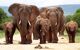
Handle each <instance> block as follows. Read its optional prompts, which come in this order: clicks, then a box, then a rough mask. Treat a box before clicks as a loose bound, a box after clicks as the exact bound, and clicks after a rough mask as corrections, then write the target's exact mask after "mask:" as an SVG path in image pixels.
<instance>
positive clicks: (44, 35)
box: [35, 16, 51, 44]
mask: <svg viewBox="0 0 80 50" xmlns="http://www.w3.org/2000/svg"><path fill="white" fill-rule="evenodd" d="M50 27H51V23H50V21H49V19H47V18H46V19H45V18H42V17H41V16H38V17H37V21H36V23H35V31H36V32H37V34H38V35H39V38H40V44H42V43H46V40H49V31H50Z"/></svg>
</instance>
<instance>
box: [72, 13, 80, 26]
mask: <svg viewBox="0 0 80 50" xmlns="http://www.w3.org/2000/svg"><path fill="white" fill-rule="evenodd" d="M73 20H74V21H76V22H77V23H78V26H79V27H80V13H76V14H74V15H73Z"/></svg>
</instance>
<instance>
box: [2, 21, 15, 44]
mask: <svg viewBox="0 0 80 50" xmlns="http://www.w3.org/2000/svg"><path fill="white" fill-rule="evenodd" d="M3 29H4V31H5V39H6V44H13V35H14V32H15V29H16V27H15V25H14V24H13V22H5V23H4V25H3Z"/></svg>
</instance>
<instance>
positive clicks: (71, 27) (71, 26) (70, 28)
mask: <svg viewBox="0 0 80 50" xmlns="http://www.w3.org/2000/svg"><path fill="white" fill-rule="evenodd" d="M77 28H78V24H77V23H76V22H74V21H70V22H68V23H67V24H66V31H67V33H68V37H69V43H75V34H76V30H77Z"/></svg>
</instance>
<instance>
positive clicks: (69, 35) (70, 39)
mask: <svg viewBox="0 0 80 50" xmlns="http://www.w3.org/2000/svg"><path fill="white" fill-rule="evenodd" d="M68 37H69V43H72V35H71V34H68Z"/></svg>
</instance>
